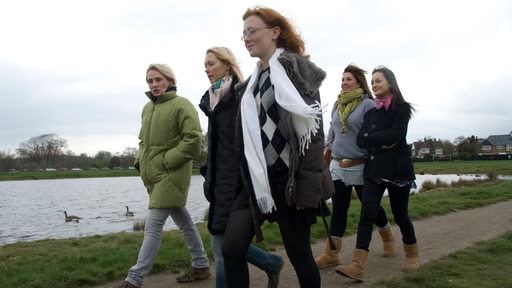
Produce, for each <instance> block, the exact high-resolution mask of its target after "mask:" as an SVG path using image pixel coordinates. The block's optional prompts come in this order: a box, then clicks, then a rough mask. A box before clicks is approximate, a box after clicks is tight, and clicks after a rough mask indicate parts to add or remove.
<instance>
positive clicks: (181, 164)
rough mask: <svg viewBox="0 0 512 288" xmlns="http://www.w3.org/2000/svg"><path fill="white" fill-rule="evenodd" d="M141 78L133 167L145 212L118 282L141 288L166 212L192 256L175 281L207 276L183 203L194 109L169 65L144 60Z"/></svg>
mask: <svg viewBox="0 0 512 288" xmlns="http://www.w3.org/2000/svg"><path fill="white" fill-rule="evenodd" d="M146 82H147V83H148V86H149V89H150V91H148V92H146V95H147V96H148V98H149V99H150V101H149V102H148V103H147V104H146V105H145V106H144V108H143V110H142V127H141V129H140V133H139V140H140V142H139V153H138V155H137V158H136V159H135V167H137V168H138V170H139V172H140V176H141V178H142V181H143V182H144V186H145V187H146V189H147V192H148V194H149V214H148V217H147V220H146V225H145V228H144V241H143V242H142V247H141V249H140V251H139V258H138V260H137V264H135V265H134V266H133V267H131V268H130V270H129V271H128V276H127V277H126V279H125V281H124V283H123V286H122V287H142V284H143V280H144V276H146V275H147V274H148V273H149V271H150V270H151V266H152V265H153V262H154V260H155V258H156V256H157V254H158V250H159V248H160V241H161V238H162V230H163V226H164V224H165V221H166V220H167V217H169V216H171V218H172V220H173V221H174V222H175V223H176V225H177V226H178V227H179V229H180V230H181V231H182V232H183V238H184V240H185V244H186V245H187V248H188V250H189V252H190V255H191V257H192V266H191V267H190V268H188V269H187V270H185V271H184V272H183V273H181V274H180V275H179V276H178V278H177V281H178V282H191V281H195V280H202V279H206V278H209V277H210V275H211V274H210V268H209V262H208V257H207V256H206V253H205V251H204V247H203V242H202V241H201V237H200V235H199V232H198V231H197V228H196V226H195V225H194V222H192V219H191V218H190V214H189V213H188V211H187V209H186V208H185V204H186V202H187V195H188V189H189V186H190V178H191V176H192V159H193V158H194V157H195V156H197V155H198V154H199V152H200V149H201V137H202V135H201V125H200V123H199V118H198V115H197V111H196V109H195V108H194V106H193V105H192V103H190V101H188V100H187V99H186V98H183V97H181V96H178V95H177V94H176V77H175V76H174V73H173V72H172V70H171V68H170V67H169V66H167V65H165V64H151V65H149V67H148V69H147V72H146Z"/></svg>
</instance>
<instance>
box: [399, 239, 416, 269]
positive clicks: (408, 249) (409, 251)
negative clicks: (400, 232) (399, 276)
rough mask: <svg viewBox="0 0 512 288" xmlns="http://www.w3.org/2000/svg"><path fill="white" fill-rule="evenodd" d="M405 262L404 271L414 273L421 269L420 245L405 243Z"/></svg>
mask: <svg viewBox="0 0 512 288" xmlns="http://www.w3.org/2000/svg"><path fill="white" fill-rule="evenodd" d="M404 252H405V260H404V267H403V268H402V270H404V271H412V270H417V269H418V268H420V257H419V256H418V243H415V244H412V245H407V244H405V243H404Z"/></svg>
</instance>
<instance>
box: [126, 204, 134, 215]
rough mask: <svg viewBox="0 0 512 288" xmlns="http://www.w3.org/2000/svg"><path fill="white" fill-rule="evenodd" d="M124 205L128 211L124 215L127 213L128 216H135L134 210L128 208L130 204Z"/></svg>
mask: <svg viewBox="0 0 512 288" xmlns="http://www.w3.org/2000/svg"><path fill="white" fill-rule="evenodd" d="M124 207H126V213H125V214H124V215H126V216H133V212H132V211H130V209H129V208H128V206H124Z"/></svg>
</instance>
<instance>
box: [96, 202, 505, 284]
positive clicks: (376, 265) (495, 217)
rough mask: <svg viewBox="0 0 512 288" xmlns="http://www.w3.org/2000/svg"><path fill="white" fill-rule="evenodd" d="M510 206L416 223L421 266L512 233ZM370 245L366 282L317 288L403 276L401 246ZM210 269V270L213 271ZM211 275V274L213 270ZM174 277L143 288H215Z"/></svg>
mask: <svg viewBox="0 0 512 288" xmlns="http://www.w3.org/2000/svg"><path fill="white" fill-rule="evenodd" d="M510 211H512V200H510V201H505V202H501V203H498V204H494V205H489V206H486V207H482V208H477V209H472V210H464V211H459V212H455V213H451V214H448V215H444V216H435V217H429V218H427V219H424V220H421V221H415V222H414V226H415V229H416V236H417V238H418V244H419V247H420V259H421V263H422V264H423V263H426V262H429V261H433V260H436V259H439V258H441V257H442V256H445V255H447V254H449V253H451V252H454V251H457V250H461V249H464V248H466V247H469V246H471V245H472V244H473V243H475V242H478V241H483V240H489V239H493V238H496V237H498V236H499V235H501V234H503V233H505V232H507V231H510V230H512V213H511V212H510ZM393 228H394V232H395V237H396V238H397V239H400V238H401V234H400V231H399V230H398V227H396V226H395V227H393ZM372 239H374V241H372V243H371V247H370V255H369V256H368V264H367V266H366V269H365V282H363V283H358V282H354V281H351V280H350V279H347V278H344V277H342V276H340V275H338V274H336V273H335V272H334V268H326V269H322V270H320V273H321V277H322V287H328V288H330V287H358V288H364V287H368V286H369V284H371V283H374V282H375V281H377V280H380V279H386V278H393V277H400V276H401V275H402V274H403V272H402V271H401V267H402V266H401V265H402V261H403V257H404V254H403V251H402V247H401V245H399V246H397V252H398V253H397V255H396V256H395V257H391V258H383V257H381V256H380V251H381V249H382V242H381V241H380V237H379V236H378V235H377V232H374V234H373V238H372ZM323 245H324V243H323V242H321V241H319V242H317V243H315V244H314V245H313V247H312V248H313V253H314V255H315V256H317V255H319V254H320V253H321V251H322V250H323ZM354 246H355V235H352V236H349V237H346V238H344V240H343V247H342V253H343V254H342V255H343V256H342V261H343V263H350V259H351V255H352V249H353V248H354ZM275 253H277V254H280V255H282V256H284V257H285V259H286V262H285V266H284V267H283V271H282V272H281V281H280V285H279V287H281V288H285V287H286V288H296V287H299V285H298V282H297V277H296V276H295V272H294V270H293V267H292V266H291V265H290V262H289V261H288V259H287V258H286V253H285V251H284V250H279V251H276V252H275ZM250 267H251V287H256V288H260V287H261V288H265V287H267V278H266V275H265V274H264V273H263V272H261V271H260V270H258V269H256V268H254V267H253V266H250ZM212 268H213V267H212ZM212 271H213V270H212ZM176 276H177V274H172V273H160V274H155V275H150V276H148V277H147V278H146V280H145V283H144V288H164V287H165V288H168V287H182V288H207V287H215V279H214V278H213V277H212V278H211V279H208V280H204V281H200V282H195V283H186V284H179V283H177V282H176ZM120 282H121V281H116V282H114V283H109V284H106V285H101V286H96V287H95V288H113V287H117V286H119V284H120Z"/></svg>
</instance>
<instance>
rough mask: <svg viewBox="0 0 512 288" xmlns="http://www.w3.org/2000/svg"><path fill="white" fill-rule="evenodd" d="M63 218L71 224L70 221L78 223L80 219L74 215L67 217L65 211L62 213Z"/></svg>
mask: <svg viewBox="0 0 512 288" xmlns="http://www.w3.org/2000/svg"><path fill="white" fill-rule="evenodd" d="M64 216H65V217H66V218H64V219H65V220H66V222H71V221H76V222H78V219H82V218H80V217H78V216H75V215H69V216H68V212H66V211H64Z"/></svg>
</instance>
